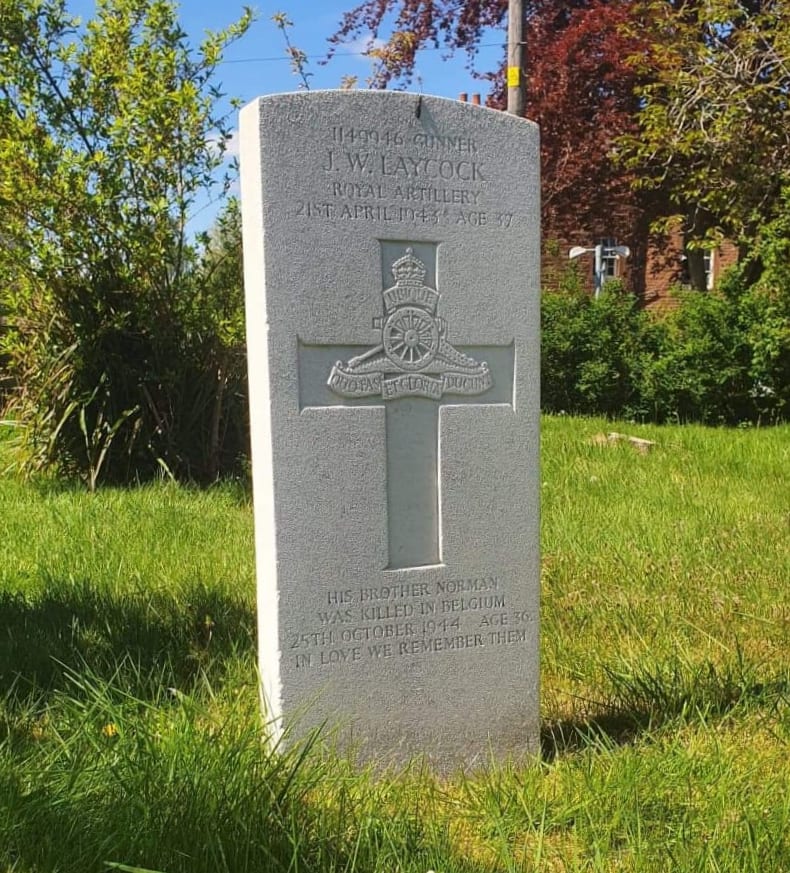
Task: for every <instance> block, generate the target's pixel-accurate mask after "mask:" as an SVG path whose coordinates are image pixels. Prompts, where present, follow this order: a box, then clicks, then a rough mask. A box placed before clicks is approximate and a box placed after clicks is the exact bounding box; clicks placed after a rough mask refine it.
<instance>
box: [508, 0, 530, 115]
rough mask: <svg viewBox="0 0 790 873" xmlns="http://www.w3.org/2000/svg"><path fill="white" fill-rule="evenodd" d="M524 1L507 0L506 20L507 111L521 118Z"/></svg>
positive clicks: (524, 105)
mask: <svg viewBox="0 0 790 873" xmlns="http://www.w3.org/2000/svg"><path fill="white" fill-rule="evenodd" d="M525 56H526V51H525V47H524V0H509V6H508V18H507V111H508V112H509V113H510V114H511V115H518V116H519V117H521V118H523V117H524V113H525V112H526V109H527V74H526V70H525V69H524V67H525V66H526V64H525V61H526V57H525Z"/></svg>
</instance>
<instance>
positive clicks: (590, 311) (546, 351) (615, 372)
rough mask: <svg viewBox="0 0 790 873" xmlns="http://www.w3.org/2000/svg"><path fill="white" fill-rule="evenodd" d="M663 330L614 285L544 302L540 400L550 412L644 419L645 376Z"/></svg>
mask: <svg viewBox="0 0 790 873" xmlns="http://www.w3.org/2000/svg"><path fill="white" fill-rule="evenodd" d="M661 336H662V331H661V328H660V327H659V326H657V325H656V324H654V323H653V322H652V321H651V320H650V318H649V317H648V315H647V314H646V313H644V312H642V311H641V310H640V309H639V308H638V305H637V299H636V298H635V297H634V296H633V295H631V294H626V293H624V292H623V290H622V287H621V286H620V284H619V283H614V282H610V283H608V284H607V285H606V287H605V289H604V291H603V292H602V293H601V295H600V296H599V297H598V298H594V297H591V296H590V295H589V294H586V293H585V292H583V291H578V290H572V291H571V292H570V293H563V292H559V293H546V294H544V295H543V298H542V344H541V401H542V406H543V409H544V410H545V411H547V412H555V413H556V412H567V413H573V414H580V415H595V414H603V415H608V416H618V415H643V414H644V410H643V408H642V407H643V400H642V398H641V383H642V378H643V376H642V374H643V371H644V370H645V368H646V367H647V366H649V362H650V360H651V358H652V357H653V356H654V355H655V354H656V353H657V350H658V348H659V347H660V344H661Z"/></svg>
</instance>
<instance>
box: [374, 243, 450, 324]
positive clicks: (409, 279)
mask: <svg viewBox="0 0 790 873" xmlns="http://www.w3.org/2000/svg"><path fill="white" fill-rule="evenodd" d="M427 272H428V271H427V270H426V268H425V264H424V263H423V262H422V261H421V260H420V259H419V258H418V257H416V255H415V254H414V249H412V248H411V246H409V248H407V249H406V254H405V255H403V257H401V258H398V260H397V261H395V263H394V264H393V265H392V275H393V278H394V279H395V284H394V285H393V286H392V288H386V289H385V290H384V291H383V292H382V294H383V297H384V311H385V312H386V313H390V312H392V311H393V310H395V309H397V308H398V307H401V306H420V307H421V308H423V309H425V310H426V311H427V312H428V313H430V314H431V315H434V314H435V313H436V304H437V303H438V302H439V297H440V295H439V292H438V291H435V290H434V289H433V288H430V287H429V286H428V285H426V284H425V274H426V273H427Z"/></svg>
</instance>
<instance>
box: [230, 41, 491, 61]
mask: <svg viewBox="0 0 790 873" xmlns="http://www.w3.org/2000/svg"><path fill="white" fill-rule="evenodd" d="M504 45H505V43H504V42H484V43H480V45H479V46H477V48H479V49H481V48H494V47H497V48H503V46H504ZM419 51H421V52H440V51H448V49H447V47H446V46H440V45H438V46H435V45H429V46H424V47H422V48H420V49H419ZM325 57H326V55H305V60H307V61H315V60H323V59H324V58H325ZM332 57H333V58H367V57H369V55H368V53H367V52H334V53H333V55H332ZM292 60H293V58H292V57H291V56H290V55H272V56H270V57H262V58H234V59H230V60H222V61H220V64H258V63H264V62H266V61H292ZM371 60H375V58H371Z"/></svg>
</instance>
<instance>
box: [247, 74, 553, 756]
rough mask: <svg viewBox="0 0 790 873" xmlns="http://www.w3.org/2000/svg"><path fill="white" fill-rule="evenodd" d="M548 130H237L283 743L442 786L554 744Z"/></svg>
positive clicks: (383, 98)
mask: <svg viewBox="0 0 790 873" xmlns="http://www.w3.org/2000/svg"><path fill="white" fill-rule="evenodd" d="M538 166H539V159H538V133H537V128H536V126H535V125H534V124H532V123H530V122H528V121H524V120H522V119H517V118H514V117H512V116H509V115H506V114H504V113H501V112H495V111H493V110H489V109H485V108H480V107H477V106H470V105H466V104H461V103H456V102H454V101H450V100H445V99H441V98H435V97H425V96H419V95H414V94H405V93H384V92H345V91H335V92H311V93H301V94H285V95H276V96H272V97H264V98H261V99H259V100H257V101H255V102H254V103H252V104H250V105H249V106H247V107H246V108H245V109H244V110H243V111H242V115H241V170H242V176H241V191H242V210H243V223H244V255H245V285H246V297H247V336H248V353H249V377H250V404H251V425H252V464H253V487H254V500H255V527H256V551H257V574H258V586H259V600H258V610H259V641H260V669H261V674H262V683H263V695H264V699H265V704H266V707H267V710H268V714H269V717H270V719H271V722H272V724H273V725H274V729H275V730H276V731H278V730H281V729H282V726H283V725H285V726H286V727H288V726H289V724H292V723H293V724H296V726H297V727H296V730H295V735H297V736H298V735H299V733H303V732H304V731H305V730H306V729H307V728H309V727H311V726H314V725H319V724H323V723H328V724H329V725H331V726H336V727H338V729H339V730H340V731H341V736H342V737H343V738H344V740H345V741H347V742H350V744H351V745H352V746H353V748H354V749H356V751H357V752H358V753H359V754H360V755H361V757H362V758H364V759H374V760H377V761H379V762H382V763H384V764H387V763H398V762H403V761H404V760H407V759H409V758H412V757H414V756H426V757H427V758H428V759H429V760H430V761H431V762H433V764H434V765H435V766H436V767H437V768H438V769H443V770H447V769H449V768H452V767H454V766H456V765H461V764H467V765H468V764H474V763H475V762H484V761H485V760H486V759H488V758H489V757H490V756H491V755H492V754H493V755H495V756H500V757H501V756H506V755H511V754H514V755H520V754H522V753H524V752H534V751H536V749H537V744H538V579H539V556H538V434H539V430H538V429H539V421H538V387H539V375H538V374H539V370H538V368H539V193H538V192H539V178H538V173H539V170H538Z"/></svg>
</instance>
